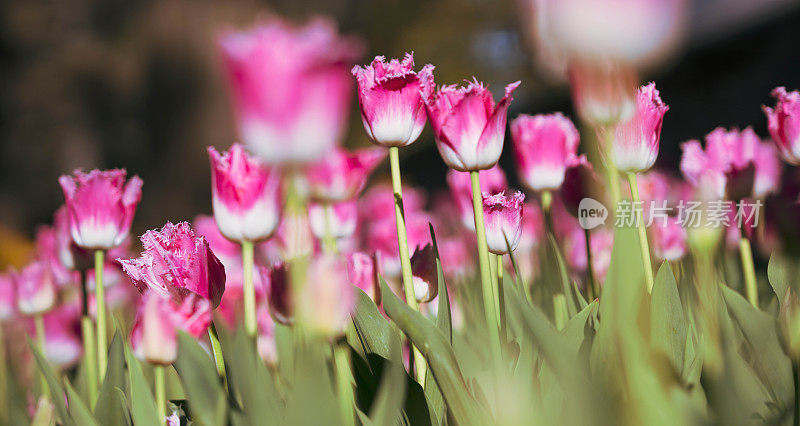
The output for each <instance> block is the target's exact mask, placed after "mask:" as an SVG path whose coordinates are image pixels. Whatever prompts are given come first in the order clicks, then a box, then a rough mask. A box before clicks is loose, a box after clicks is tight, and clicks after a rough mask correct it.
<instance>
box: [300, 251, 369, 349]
mask: <svg viewBox="0 0 800 426" xmlns="http://www.w3.org/2000/svg"><path fill="white" fill-rule="evenodd" d="M353 289H354V287H353V285H352V284H350V281H349V280H348V279H347V265H346V264H345V263H344V262H342V261H341V260H340V259H337V258H335V257H333V256H330V255H321V256H319V257H316V258H314V259H312V261H311V264H310V265H309V266H308V271H307V279H306V282H305V285H304V286H302V288H301V289H300V294H298V295H297V299H296V301H297V305H296V306H295V316H296V318H297V321H298V322H300V323H302V324H303V325H304V327H305V329H306V330H309V331H311V332H312V333H315V334H319V335H322V336H327V337H338V336H340V335H342V334H343V333H344V329H345V326H346V325H347V322H348V321H349V319H350V314H351V313H352V312H353V309H355V293H354V291H353Z"/></svg>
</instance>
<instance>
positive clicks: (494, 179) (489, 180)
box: [447, 165, 508, 232]
mask: <svg viewBox="0 0 800 426" xmlns="http://www.w3.org/2000/svg"><path fill="white" fill-rule="evenodd" d="M478 174H479V177H480V184H481V188H480V189H481V193H484V192H487V193H489V194H496V193H498V192H502V191H505V190H506V189H507V188H508V182H507V181H506V174H505V172H503V169H501V168H500V166H498V165H495V166H493V167H492V168H490V169H486V170H481V171H480V172H478ZM447 186H448V187H450V194H451V196H452V197H453V201H454V202H455V205H456V207H457V208H458V211H459V212H460V213H461V223H463V224H464V227H465V228H467V229H469V230H471V231H473V232H474V231H475V214H474V213H473V212H472V180H471V179H470V177H469V173H465V172H459V171H456V170H452V169H451V170H448V171H447Z"/></svg>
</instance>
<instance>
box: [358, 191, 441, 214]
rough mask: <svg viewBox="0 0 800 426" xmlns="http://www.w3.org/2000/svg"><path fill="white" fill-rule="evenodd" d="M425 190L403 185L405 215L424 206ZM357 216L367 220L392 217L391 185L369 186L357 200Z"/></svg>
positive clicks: (392, 193) (392, 196) (392, 194)
mask: <svg viewBox="0 0 800 426" xmlns="http://www.w3.org/2000/svg"><path fill="white" fill-rule="evenodd" d="M425 198H426V197H425V192H423V190H422V189H420V188H414V187H410V186H403V209H404V210H405V212H406V215H409V214H410V212H415V211H419V210H422V209H423V208H424V207H425V202H426V199H425ZM358 210H359V216H361V217H364V218H368V219H369V220H373V221H374V220H380V219H384V218H391V219H394V192H393V191H392V187H391V185H388V184H383V183H378V184H376V185H372V186H370V188H369V189H367V190H366V191H365V192H364V195H363V196H362V197H361V199H360V200H359V207H358Z"/></svg>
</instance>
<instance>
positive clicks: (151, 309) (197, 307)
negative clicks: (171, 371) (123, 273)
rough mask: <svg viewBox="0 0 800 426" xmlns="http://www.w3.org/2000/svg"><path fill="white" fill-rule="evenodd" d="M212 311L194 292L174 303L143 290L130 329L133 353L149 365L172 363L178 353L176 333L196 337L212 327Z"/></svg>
mask: <svg viewBox="0 0 800 426" xmlns="http://www.w3.org/2000/svg"><path fill="white" fill-rule="evenodd" d="M211 309H212V308H211V305H210V304H209V301H208V300H206V299H203V298H201V297H199V296H198V295H196V294H194V293H190V294H188V295H187V296H186V297H185V298H184V299H183V300H181V301H176V300H174V299H173V298H170V297H169V296H168V295H166V294H162V293H159V292H157V291H154V290H150V289H148V290H146V291H145V293H144V295H143V297H142V299H141V301H140V302H139V311H138V313H137V315H136V321H135V322H134V324H133V329H132V330H131V347H132V349H133V353H134V354H135V355H136V357H137V358H139V359H140V360H142V361H146V362H149V363H151V364H159V365H168V364H172V363H173V362H174V361H175V359H176V357H177V354H178V342H177V330H182V331H184V332H186V333H188V334H190V335H192V336H194V337H195V338H199V337H200V336H202V335H203V333H205V332H206V329H208V326H209V325H210V324H211V320H212V318H211Z"/></svg>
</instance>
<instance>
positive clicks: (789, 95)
mask: <svg viewBox="0 0 800 426" xmlns="http://www.w3.org/2000/svg"><path fill="white" fill-rule="evenodd" d="M772 96H773V97H775V98H776V99H777V101H776V103H775V108H774V109H773V108H770V107H767V106H764V107H762V108H763V109H764V114H766V115H767V128H768V129H769V134H770V135H771V136H772V141H773V142H775V146H776V147H777V148H778V152H780V154H781V157H783V159H784V160H785V161H786V162H787V163H789V164H791V165H793V166H796V165H798V164H800V92H798V91H797V90H793V91H791V92H787V91H786V88H785V87H776V88H775V90H773V91H772Z"/></svg>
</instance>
